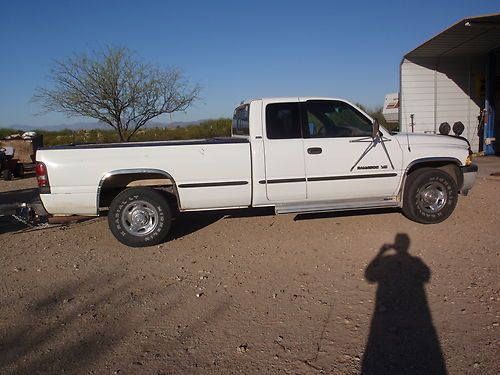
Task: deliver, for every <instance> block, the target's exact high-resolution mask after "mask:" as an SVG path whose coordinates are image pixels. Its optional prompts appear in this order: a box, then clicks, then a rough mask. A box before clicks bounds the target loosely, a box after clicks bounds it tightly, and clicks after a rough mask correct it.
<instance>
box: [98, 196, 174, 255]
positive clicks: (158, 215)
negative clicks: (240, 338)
mask: <svg viewBox="0 0 500 375" xmlns="http://www.w3.org/2000/svg"><path fill="white" fill-rule="evenodd" d="M171 221H172V214H171V209H170V206H169V205H168V202H167V200H166V199H165V198H164V197H163V196H162V195H161V194H160V192H158V191H157V190H155V189H152V188H130V189H126V190H124V191H122V192H121V193H120V194H118V195H117V196H116V198H115V199H114V200H113V202H111V205H110V207H109V213H108V225H109V229H110V230H111V233H113V235H114V236H115V237H116V239H118V241H120V242H121V243H123V244H125V245H127V246H131V247H145V246H152V245H157V244H158V243H160V242H162V241H164V240H165V238H166V237H167V234H168V232H169V230H170V225H171Z"/></svg>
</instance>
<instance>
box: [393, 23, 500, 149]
mask: <svg viewBox="0 0 500 375" xmlns="http://www.w3.org/2000/svg"><path fill="white" fill-rule="evenodd" d="M499 63H500V13H497V14H491V15H485V16H477V17H468V18H464V19H463V20H460V21H458V22H457V23H455V24H454V25H452V26H450V27H449V28H448V29H446V30H444V31H442V32H441V33H439V34H438V35H436V36H434V37H433V38H431V39H429V40H428V41H426V42H424V43H423V44H421V45H420V46H418V47H417V48H415V49H414V50H412V51H410V52H409V53H407V54H406V55H405V56H404V58H403V60H402V62H401V66H400V90H399V92H400V103H399V104H400V109H399V124H400V128H401V130H402V131H412V126H411V125H412V121H413V125H414V127H413V128H414V131H415V132H426V133H437V132H438V129H439V126H440V124H441V123H443V122H448V123H449V124H450V125H451V126H453V124H454V123H456V122H459V121H460V122H462V123H463V124H464V126H465V131H464V134H463V135H464V136H465V137H466V138H468V139H469V140H470V141H471V145H472V148H473V150H474V151H478V150H479V149H480V147H482V143H481V144H480V138H481V137H479V136H478V117H479V115H480V112H481V110H483V109H485V114H486V115H485V116H484V130H482V131H481V135H482V136H483V137H484V151H485V153H486V154H493V153H495V148H496V152H497V153H500V142H496V143H495V134H497V135H500V129H499V127H500V125H499V124H500V79H499V77H498V72H500V65H499ZM411 114H413V116H410V115H411ZM412 118H413V120H412Z"/></svg>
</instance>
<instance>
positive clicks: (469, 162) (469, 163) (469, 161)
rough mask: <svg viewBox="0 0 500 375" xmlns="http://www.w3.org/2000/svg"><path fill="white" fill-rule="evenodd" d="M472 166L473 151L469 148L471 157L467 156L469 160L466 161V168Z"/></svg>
mask: <svg viewBox="0 0 500 375" xmlns="http://www.w3.org/2000/svg"><path fill="white" fill-rule="evenodd" d="M471 164H472V150H471V149H470V147H469V156H467V159H465V166H466V167H468V166H469V165H471Z"/></svg>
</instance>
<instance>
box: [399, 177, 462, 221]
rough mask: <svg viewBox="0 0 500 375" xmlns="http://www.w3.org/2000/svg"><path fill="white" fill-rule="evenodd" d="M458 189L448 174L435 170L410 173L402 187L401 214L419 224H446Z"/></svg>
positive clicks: (453, 207)
mask: <svg viewBox="0 0 500 375" xmlns="http://www.w3.org/2000/svg"><path fill="white" fill-rule="evenodd" d="M457 200H458V188H457V184H456V182H455V180H454V179H453V177H451V176H450V175H449V174H448V173H446V172H444V171H442V170H440V169H435V168H422V169H418V170H416V171H414V172H412V173H411V174H410V175H409V176H408V178H407V179H406V183H405V190H404V195H403V213H404V214H405V216H406V217H408V218H409V219H411V220H413V221H416V222H418V223H422V224H437V223H440V222H442V221H444V220H446V219H447V218H448V217H449V216H450V215H451V214H452V212H453V210H454V209H455V207H456V205H457Z"/></svg>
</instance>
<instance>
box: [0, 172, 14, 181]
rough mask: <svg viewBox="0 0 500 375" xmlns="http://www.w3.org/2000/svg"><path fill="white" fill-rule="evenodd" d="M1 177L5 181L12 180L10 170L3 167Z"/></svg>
mask: <svg viewBox="0 0 500 375" xmlns="http://www.w3.org/2000/svg"><path fill="white" fill-rule="evenodd" d="M2 179H4V180H5V181H11V180H12V172H11V171H10V170H8V169H4V170H3V171H2Z"/></svg>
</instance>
